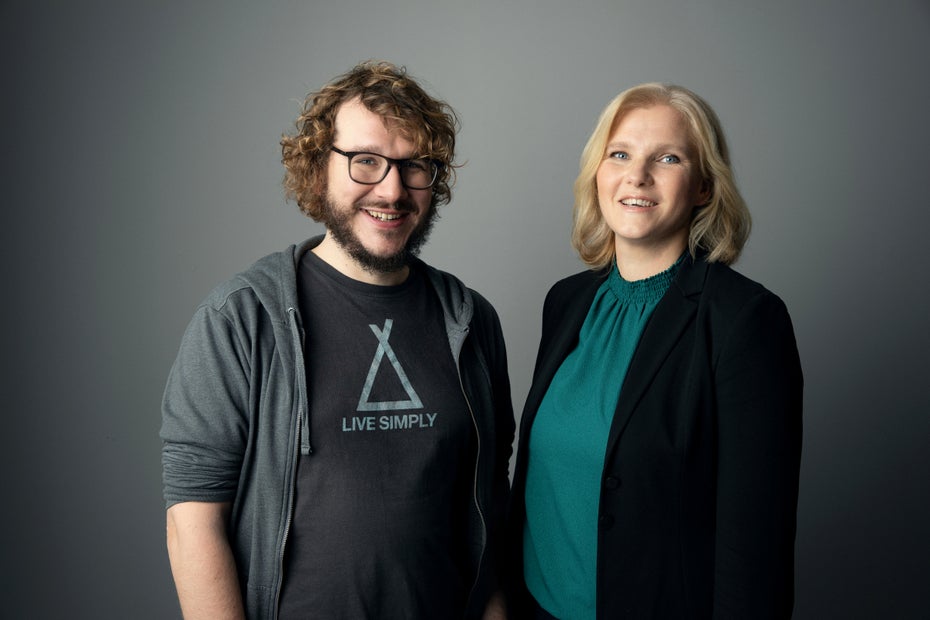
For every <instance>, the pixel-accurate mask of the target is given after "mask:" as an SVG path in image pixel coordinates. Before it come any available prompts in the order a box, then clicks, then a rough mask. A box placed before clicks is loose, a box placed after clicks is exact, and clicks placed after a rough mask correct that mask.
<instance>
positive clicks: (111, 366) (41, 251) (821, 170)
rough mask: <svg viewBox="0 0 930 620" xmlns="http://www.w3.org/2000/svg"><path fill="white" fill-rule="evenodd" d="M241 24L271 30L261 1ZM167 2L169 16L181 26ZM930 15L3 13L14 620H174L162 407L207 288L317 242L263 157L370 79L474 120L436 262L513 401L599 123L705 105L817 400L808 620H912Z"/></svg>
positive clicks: (9, 545)
mask: <svg viewBox="0 0 930 620" xmlns="http://www.w3.org/2000/svg"><path fill="white" fill-rule="evenodd" d="M256 4H257V3H256ZM169 5H171V6H170V8H167V7H168V6H169ZM928 40H930V5H928V2H927V0H887V1H885V2H881V3H878V2H871V1H862V0H823V1H817V0H812V1H809V2H801V1H795V0H789V1H787V2H779V3H772V2H761V1H749V2H740V1H737V0H706V1H704V2H700V3H697V2H690V1H688V0H654V1H652V2H636V1H632V0H626V1H608V0H573V1H572V2H567V1H565V0H559V1H556V0H540V1H530V0H518V1H513V2H508V1H507V0H494V1H490V0H471V1H468V2H466V1H462V2H458V3H454V4H453V3H448V2H427V1H425V0H401V1H400V2H394V3H390V2H387V3H385V2H380V3H363V2H358V1H356V0H341V1H339V2H338V3H337V2H332V3H327V4H326V5H323V4H322V3H310V2H307V3H302V2H297V1H290V2H278V3H273V4H271V5H270V6H268V7H263V8H259V7H257V6H250V5H246V4H244V3H243V4H237V3H229V2H224V3H220V2H215V3H206V2H191V3H181V2H173V3H167V2H113V1H111V2H103V1H98V2H47V1H39V2H10V1H7V0H4V1H3V2H0V41H2V43H0V45H2V48H0V52H2V61H0V63H2V70H3V74H2V84H3V89H4V93H3V96H2V106H3V114H2V118H3V127H4V130H3V134H4V140H3V148H2V153H3V161H2V164H3V168H2V179H3V181H2V197H3V205H4V208H3V221H4V225H3V227H2V231H3V242H2V246H0V247H2V251H3V261H2V265H3V271H2V277H3V282H4V288H5V290H6V291H7V292H6V294H4V296H3V302H2V308H3V328H4V329H3V336H2V341H0V342H2V346H3V358H2V359H3V372H2V381H3V383H2V395H3V405H2V410H3V421H4V422H3V432H2V439H0V442H2V444H0V447H2V449H0V471H2V503H3V508H2V514H3V526H2V528H0V549H2V573H0V615H2V616H3V617H4V618H65V617H69V618H170V617H177V616H178V611H177V603H176V600H175V595H174V591H173V585H172V582H171V577H170V574H169V570H168V563H167V558H166V553H165V550H164V514H163V504H162V499H161V480H160V475H161V472H160V461H159V459H160V455H159V450H160V442H159V439H158V436H157V434H158V429H159V425H160V411H159V406H160V398H161V394H162V389H163V386H164V381H165V377H166V374H167V372H168V368H169V366H170V364H171V362H172V360H173V357H174V355H175V352H176V349H177V345H178V341H179V338H180V336H181V332H182V330H183V328H184V326H185V324H186V323H187V321H188V319H189V318H190V316H191V314H192V312H193V309H194V307H195V306H196V304H197V303H198V302H199V301H200V300H201V298H202V297H203V296H204V295H205V294H206V293H207V291H208V290H209V289H210V288H212V286H213V285H214V284H216V283H217V282H219V281H220V280H222V279H224V278H226V277H228V276H229V275H231V274H232V273H234V272H236V271H238V270H240V269H242V268H244V267H245V266H247V265H248V264H250V263H251V262H252V261H253V260H255V259H257V258H258V257H259V256H261V255H263V254H265V253H267V252H270V251H272V250H276V249H279V248H283V247H284V246H286V245H287V244H290V243H293V242H297V241H300V240H302V239H303V238H305V237H307V236H308V235H311V234H313V233H315V232H317V231H318V230H319V228H318V227H317V226H316V225H315V224H313V223H312V222H311V221H310V220H308V219H306V218H304V217H303V216H301V215H299V213H298V211H297V209H296V207H295V206H294V205H292V204H287V203H285V201H284V199H283V197H282V192H281V189H280V178H281V172H282V169H281V166H280V164H279V161H278V159H279V153H278V147H277V141H278V137H279V136H280V134H281V133H282V132H284V131H287V130H289V128H290V127H291V124H292V122H293V118H294V117H295V115H296V112H297V106H298V102H299V101H300V100H301V99H302V98H303V97H304V95H305V94H306V93H307V92H308V91H310V90H313V89H315V88H317V87H318V86H320V85H321V84H322V83H324V82H325V81H327V80H328V79H330V78H331V77H333V76H335V75H336V74H338V73H341V72H343V71H345V70H347V69H348V68H350V67H351V66H352V65H354V64H355V63H356V62H357V61H360V60H364V59H367V58H386V59H390V60H392V61H394V62H397V63H400V64H405V65H406V66H407V67H408V69H409V70H410V72H411V73H412V74H413V75H414V76H416V77H419V78H421V79H422V80H423V81H424V82H425V83H426V84H427V85H428V87H429V88H430V89H431V90H432V92H434V93H436V94H437V95H439V96H441V97H443V98H445V99H447V100H448V101H449V102H451V103H452V104H453V106H454V107H455V108H456V109H457V110H458V112H459V113H460V114H461V119H462V122H463V127H462V131H461V134H460V153H461V158H462V159H463V160H467V162H468V163H467V165H466V166H465V167H464V168H462V170H461V171H460V174H459V181H458V185H457V187H456V191H455V194H454V198H453V202H452V204H451V205H449V206H447V207H445V208H444V209H443V211H442V219H441V221H440V222H439V224H438V226H437V229H436V232H435V233H434V236H433V238H432V241H431V243H430V244H429V246H428V247H427V249H426V250H425V252H424V257H425V258H426V259H427V260H429V261H430V262H432V263H433V264H435V265H436V266H438V267H441V268H445V269H449V270H451V271H454V272H455V273H457V274H458V275H460V276H461V277H462V278H463V279H465V280H466V281H467V282H469V283H470V284H471V285H473V286H474V287H476V288H478V289H479V290H481V291H482V292H483V293H484V294H485V295H486V296H487V297H488V298H489V299H490V300H491V301H492V302H493V303H494V304H495V305H496V306H497V308H498V311H499V312H500V315H501V318H502V321H503V326H504V332H505V335H506V338H507V343H508V346H509V351H510V370H511V374H512V380H513V393H514V403H515V407H516V409H517V410H518V411H519V410H520V409H521V408H522V401H523V398H524V396H525V394H526V391H527V389H528V388H529V381H530V375H531V371H532V365H533V360H534V356H535V349H536V345H537V338H538V335H539V326H540V310H541V305H542V301H543V297H544V295H545V292H546V290H547V288H548V286H549V285H550V284H551V283H552V282H554V281H555V280H556V279H557V278H559V277H562V276H565V275H567V274H570V273H573V272H575V271H578V270H580V269H581V264H580V263H579V261H578V260H577V258H576V257H575V256H574V254H573V252H572V250H571V248H570V245H569V230H570V208H571V201H572V199H571V184H572V181H573V179H574V175H575V172H576V170H577V162H578V157H579V155H580V152H581V147H582V145H583V143H584V141H585V139H586V138H587V136H588V134H589V132H590V131H591V129H592V127H593V124H594V119H595V116H596V115H597V113H598V112H599V111H600V110H601V108H602V107H603V106H604V105H605V104H606V102H607V101H608V99H610V98H611V97H612V96H613V95H615V94H616V93H617V92H619V91H620V90H622V89H623V88H626V87H628V86H631V85H633V84H636V83H639V82H643V81H652V80H659V81H673V82H679V83H682V84H684V85H687V86H689V87H691V88H693V89H694V90H696V91H697V92H698V93H701V94H702V95H704V96H705V97H706V98H707V99H708V100H709V101H710V102H711V104H712V105H714V106H715V108H716V109H717V111H718V112H719V114H720V116H721V118H722V120H723V123H724V126H725V128H726V130H727V132H728V135H729V139H730V142H731V146H732V150H733V153H734V157H735V162H736V173H737V177H738V181H739V182H740V185H741V187H742V189H743V191H744V193H745V196H746V198H747V200H748V202H749V205H750V208H751V210H752V212H753V215H754V218H755V229H754V233H753V236H752V239H751V240H750V243H749V246H748V248H747V250H746V252H745V254H744V257H743V258H742V260H741V261H740V262H739V263H738V265H737V267H738V268H739V269H740V270H741V271H742V272H743V273H746V274H747V275H749V276H750V277H752V278H755V279H757V280H760V281H761V282H763V283H765V284H766V285H767V286H768V287H769V288H771V289H772V290H773V291H775V292H776V293H778V294H779V295H781V296H782V297H783V298H784V300H785V301H786V302H787V304H788V307H789V309H790V310H791V313H792V316H793V318H794V321H795V326H796V330H797V336H798V343H799V347H800V350H801V356H802V359H803V363H804V370H805V375H806V381H807V389H806V403H805V407H806V411H805V439H804V440H805V443H804V457H803V467H802V471H801V497H800V508H799V512H798V526H799V527H798V537H797V549H798V563H797V564H798V571H797V605H796V617H797V618H802V619H820V618H927V617H930V616H928V614H930V612H928V611H927V609H928V607H927V602H926V589H927V586H928V585H930V537H928V528H930V526H928V523H930V504H928V497H927V495H928V474H930V456H928V440H930V416H928V413H930V400H928V394H927V392H928V390H927V382H928V380H927V369H928V368H930V356H928V345H930V337H928V332H930V330H928V320H927V309H926V306H927V303H928V277H927V264H928V260H927V251H926V242H925V240H926V236H927V229H928V224H930V216H928V208H930V204H928V203H930V201H928V199H927V191H928V184H927V176H928V173H927V156H926V153H927V149H928V147H930V129H928V127H930V125H928V121H927V110H928V109H930V81H928V71H927V69H928V66H930V63H928V60H930V55H928V51H927V49H928V48H927V42H928Z"/></svg>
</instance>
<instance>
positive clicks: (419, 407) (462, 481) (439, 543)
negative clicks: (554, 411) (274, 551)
mask: <svg viewBox="0 0 930 620" xmlns="http://www.w3.org/2000/svg"><path fill="white" fill-rule="evenodd" d="M298 277H299V286H300V290H299V299H300V307H301V308H300V309H301V313H302V316H303V319H304V325H305V327H306V329H305V331H306V343H305V348H304V350H305V351H306V354H305V357H306V367H307V386H308V392H309V396H308V397H309V401H310V442H311V445H312V446H313V453H312V454H311V455H309V456H303V457H301V458H300V460H299V461H298V466H297V488H296V495H295V503H294V512H293V519H292V523H291V527H290V530H289V534H288V539H287V542H286V546H285V558H284V568H285V570H284V575H285V577H284V584H283V588H282V592H281V602H280V605H279V611H280V617H281V618H282V620H286V619H289V618H301V619H305V618H327V619H337V618H352V619H355V618H379V619H381V618H405V619H407V618H455V617H461V616H462V614H463V610H464V604H465V599H466V597H467V593H468V592H467V590H468V587H469V585H470V580H471V576H467V575H464V574H463V568H462V567H463V566H464V561H463V560H464V554H465V535H464V528H463V523H464V517H465V514H466V511H467V507H468V504H469V502H470V501H471V484H470V481H471V479H472V473H473V471H472V470H473V468H474V449H475V446H474V440H473V437H474V430H473V425H472V421H471V416H470V415H469V413H468V408H467V403H466V401H465V398H464V396H463V395H462V391H461V387H460V385H459V379H458V372H457V370H456V368H455V364H454V360H453V358H452V353H451V350H450V347H449V341H448V338H447V336H446V331H445V327H444V325H443V315H442V309H441V307H440V305H439V300H438V298H437V297H436V295H435V293H434V292H433V290H432V289H431V288H430V287H429V285H428V282H427V281H426V278H425V276H424V275H423V274H421V273H419V272H417V271H415V270H412V271H411V273H410V276H409V277H408V278H407V281H406V282H404V283H403V284H401V285H398V286H389V287H383V286H373V285H368V284H364V283H361V282H358V281H355V280H352V279H350V278H347V277H345V276H343V275H342V274H340V273H339V272H337V271H336V270H335V269H333V268H332V267H330V266H329V265H328V264H326V263H325V262H323V261H322V260H320V259H319V258H318V257H317V256H316V255H314V254H313V253H311V252H307V253H306V254H305V255H304V258H303V259H302V261H301V264H300V268H299V272H298Z"/></svg>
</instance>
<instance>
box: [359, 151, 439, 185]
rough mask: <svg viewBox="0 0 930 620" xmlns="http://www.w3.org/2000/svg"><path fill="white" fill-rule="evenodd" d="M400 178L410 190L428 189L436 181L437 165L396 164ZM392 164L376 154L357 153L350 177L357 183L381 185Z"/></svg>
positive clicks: (419, 161)
mask: <svg viewBox="0 0 930 620" xmlns="http://www.w3.org/2000/svg"><path fill="white" fill-rule="evenodd" d="M396 163H397V167H398V169H399V170H400V177H401V180H402V181H403V183H404V185H405V186H406V187H409V188H410V189H426V188H427V187H429V186H431V185H432V184H433V181H434V180H435V179H436V172H437V169H436V165H435V164H434V163H433V162H432V161H430V160H428V159H407V160H403V161H400V162H396ZM390 165H391V162H389V161H388V160H387V159H385V158H384V157H382V156H381V155H377V154H375V153H356V154H355V155H353V156H352V158H351V159H350V160H349V176H350V177H351V178H352V180H353V181H355V182H357V183H369V184H373V183H380V182H381V181H382V180H383V179H384V177H386V176H387V173H388V170H389V168H390Z"/></svg>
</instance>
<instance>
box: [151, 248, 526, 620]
mask: <svg viewBox="0 0 930 620" xmlns="http://www.w3.org/2000/svg"><path fill="white" fill-rule="evenodd" d="M321 240H322V237H316V238H314V239H311V240H309V241H307V242H304V243H303V244H301V245H299V246H291V247H290V248H289V249H288V250H286V251H284V252H277V253H275V254H271V255H269V256H266V257H264V258H262V259H260V260H259V261H258V262H256V263H255V264H254V265H252V266H251V267H250V268H249V269H247V270H246V271H244V272H243V273H240V274H238V275H236V276H234V277H233V278H232V279H230V280H229V281H227V282H225V283H223V284H221V285H220V286H218V287H217V288H216V289H214V290H213V292H212V293H211V294H210V295H209V296H208V297H207V299H206V300H205V301H204V302H203V303H202V304H201V305H200V307H198V308H197V311H196V313H195V314H194V318H193V319H192V320H191V322H190V325H189V326H188V328H187V330H186V332H185V334H184V337H183V339H182V340H181V347H180V351H179V352H178V357H177V359H176V360H175V363H174V365H173V366H172V368H171V372H170V375H169V377H168V385H167V388H166V390H165V397H164V402H163V406H162V429H161V438H162V440H163V448H162V468H163V481H164V496H165V501H166V502H167V505H168V506H169V507H170V506H172V505H174V504H176V503H179V502H185V501H201V502H231V503H232V511H231V514H230V522H229V538H230V544H231V546H232V550H233V554H234V556H235V558H236V565H237V569H238V573H239V581H240V587H241V591H242V597H243V600H244V603H245V607H246V613H247V615H248V617H249V618H254V619H257V618H276V617H277V606H278V595H279V593H280V591H281V583H282V579H283V574H282V572H283V570H282V569H283V561H284V549H285V546H286V544H287V536H288V531H289V529H290V519H291V512H292V502H293V498H294V484H295V472H296V467H297V459H298V456H299V455H300V454H311V453H312V449H313V448H312V446H313V438H312V437H310V435H309V428H310V427H309V419H310V418H309V416H310V415H312V412H310V411H308V408H307V402H308V400H307V388H308V386H307V385H306V375H305V373H304V363H303V362H304V352H303V341H304V333H305V330H308V329H313V326H312V325H309V326H308V325H303V324H302V322H301V317H300V311H299V308H298V306H297V264H298V263H299V262H300V257H301V255H302V254H303V253H304V252H305V251H307V250H309V249H311V248H313V247H314V246H315V245H317V244H318V243H319V242H320V241H321ZM417 263H418V267H419V268H422V269H423V270H424V272H425V273H426V274H427V279H428V281H429V282H430V284H431V285H432V286H433V288H434V289H435V291H436V294H437V296H438V297H439V300H440V302H441V304H442V308H443V312H444V315H445V324H446V333H447V334H448V338H449V346H450V348H451V350H452V353H453V356H454V359H455V360H456V365H457V367H458V370H459V379H460V383H461V386H462V392H463V394H464V395H465V398H466V400H467V402H468V406H469V408H470V410H471V417H472V421H473V423H474V428H475V432H476V436H477V443H478V451H477V457H476V462H475V463H474V464H473V465H474V485H473V502H472V504H471V510H470V513H469V518H468V523H469V532H470V537H469V541H468V548H469V551H470V554H469V557H470V561H471V568H472V573H473V578H474V580H473V585H472V589H471V592H470V595H469V600H468V608H467V612H466V617H468V618H471V617H480V615H481V612H482V611H483V609H484V606H485V604H486V603H487V600H488V598H489V597H490V595H491V593H492V592H493V591H494V590H495V589H496V588H497V587H498V584H497V572H498V571H497V566H498V560H499V551H498V544H497V543H498V541H497V538H498V535H499V532H500V531H501V526H502V521H503V517H504V511H505V509H506V503H507V494H508V477H507V475H508V466H509V459H510V453H511V448H512V442H513V433H514V419H513V410H512V404H511V400H510V383H509V379H508V375H507V358H506V353H505V350H504V341H503V335H502V333H501V328H500V322H499V320H498V317H497V314H496V312H495V311H494V309H493V308H492V307H491V305H490V304H489V303H488V302H487V300H485V299H484V298H483V297H481V296H480V295H479V294H478V293H476V292H474V291H472V290H471V289H468V288H467V287H465V286H464V285H463V284H462V283H461V282H460V281H459V280H458V279H457V278H455V277H454V276H452V275H450V274H447V273H444V272H442V271H439V270H436V269H433V268H432V267H429V266H427V265H426V264H425V263H422V262H421V261H419V260H417ZM311 354H312V352H311ZM310 389H313V386H310Z"/></svg>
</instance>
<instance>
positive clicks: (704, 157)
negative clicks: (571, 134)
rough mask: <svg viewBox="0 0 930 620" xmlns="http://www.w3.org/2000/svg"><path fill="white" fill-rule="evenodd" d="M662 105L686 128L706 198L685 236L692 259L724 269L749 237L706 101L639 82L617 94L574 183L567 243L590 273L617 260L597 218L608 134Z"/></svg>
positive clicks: (720, 137) (748, 225)
mask: <svg viewBox="0 0 930 620" xmlns="http://www.w3.org/2000/svg"><path fill="white" fill-rule="evenodd" d="M656 105H667V106H670V107H672V108H674V109H675V110H677V111H678V112H679V113H680V114H681V115H682V117H683V118H684V119H685V120H686V121H687V123H688V126H689V127H690V130H691V131H690V134H691V135H690V136H688V139H689V142H690V143H691V145H692V146H693V147H694V149H695V152H696V153H697V161H698V168H697V169H698V172H699V174H700V177H701V181H702V182H703V184H704V186H705V187H707V188H709V189H710V199H709V200H708V202H707V204H705V205H701V206H699V207H698V208H696V209H695V211H694V217H693V219H692V220H691V229H690V232H689V235H688V248H689V250H690V251H691V254H692V256H693V255H696V253H697V251H698V249H701V250H704V251H706V252H707V253H708V256H707V260H708V261H709V262H718V261H719V262H721V263H724V264H726V265H729V264H731V263H733V262H735V261H736V259H737V258H739V255H740V253H741V252H742V250H743V246H744V245H745V244H746V240H747V239H748V238H749V231H750V229H751V227H752V218H751V216H750V215H749V209H748V207H747V206H746V202H745V201H744V200H743V197H742V196H741V195H740V193H739V190H738V189H737V187H736V182H735V180H734V178H733V170H732V168H731V166H730V154H729V149H728V148H727V143H726V139H725V138H724V135H723V128H722V127H721V125H720V120H719V119H718V118H717V115H716V113H714V111H713V109H712V108H711V107H710V105H708V103H707V102H706V101H704V100H703V99H701V98H700V97H699V96H698V95H696V94H695V93H693V92H691V91H690V90H688V89H687V88H684V87H682V86H676V85H673V84H657V83H649V84H640V85H639V86H634V87H633V88H630V89H628V90H625V91H623V92H622V93H620V94H619V95H617V96H616V97H615V98H614V99H613V101H611V102H610V103H609V104H607V107H606V108H604V111H603V112H601V116H600V118H599V119H598V122H597V125H596V126H595V128H594V132H593V133H592V134H591V137H590V138H589V139H588V142H587V144H586V145H585V147H584V150H583V151H582V154H581V167H580V171H579V173H578V177H577V178H576V179H575V187H574V190H575V206H574V213H573V220H574V221H573V228H572V245H573V246H574V248H575V250H576V251H577V252H578V254H579V256H580V257H581V259H582V260H583V261H584V262H585V263H586V264H587V265H588V266H589V267H592V268H594V269H597V268H601V267H606V266H607V265H609V264H610V263H612V262H613V260H614V259H615V258H616V245H615V242H614V234H613V231H612V230H611V229H610V227H609V226H608V225H607V222H606V221H605V220H604V216H603V215H602V214H601V210H600V204H599V202H598V197H597V170H598V167H599V166H600V164H601V162H602V161H603V159H604V151H605V149H606V148H607V141H608V140H609V139H610V134H611V132H612V131H613V129H614V128H615V127H616V126H617V123H619V122H620V120H621V119H622V118H623V117H624V116H625V115H626V114H627V113H629V112H630V111H631V110H635V109H641V108H650V107H653V106H656Z"/></svg>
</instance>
